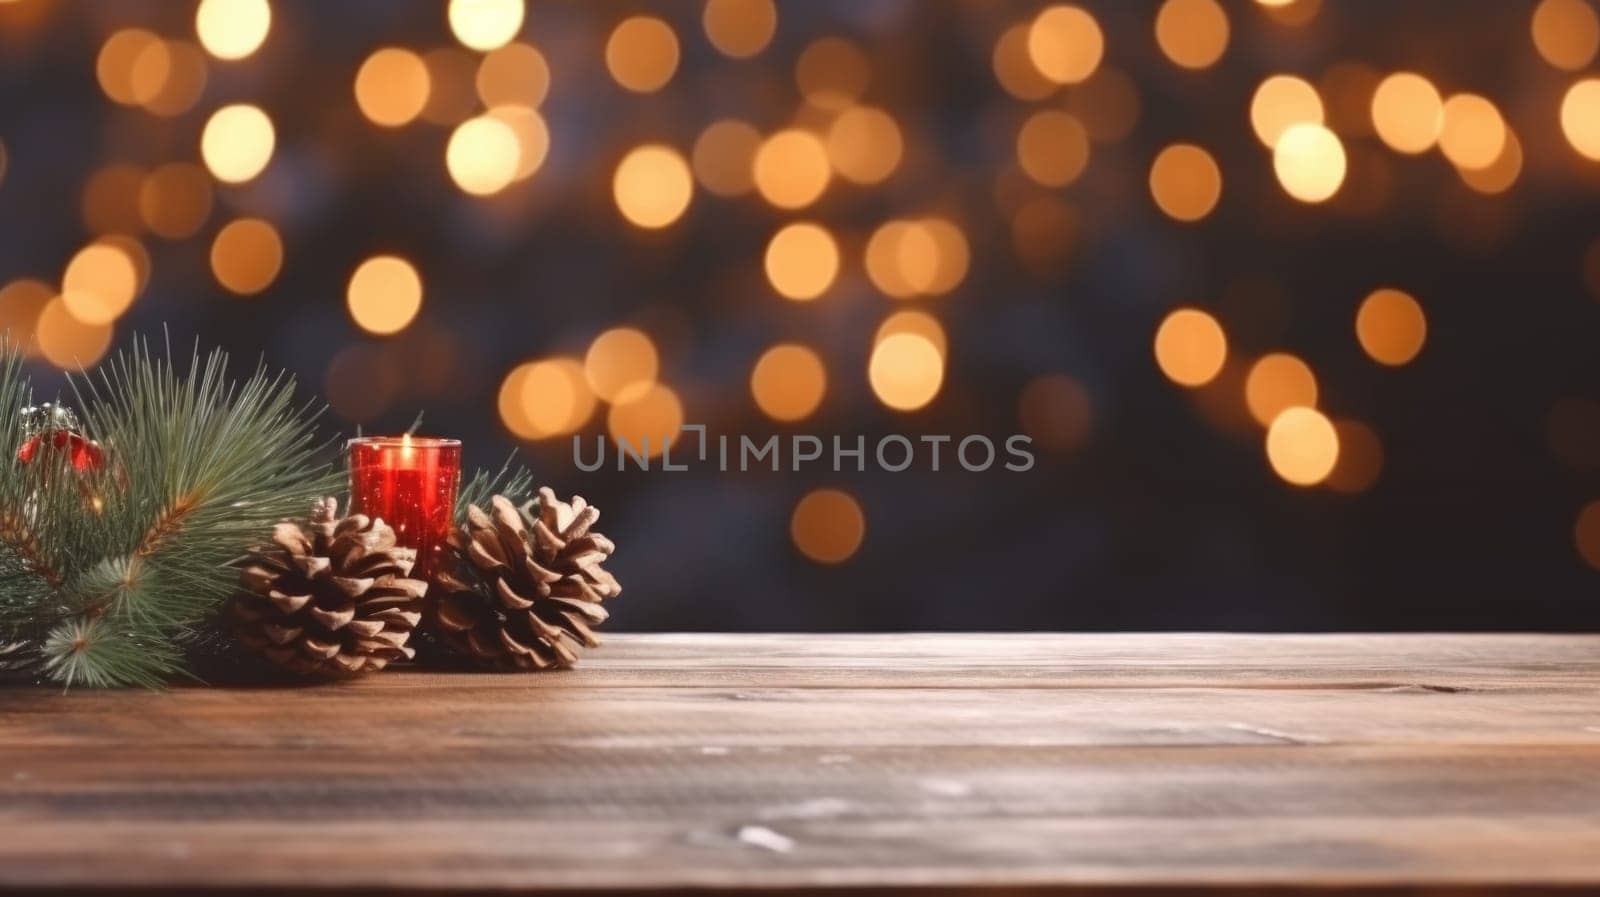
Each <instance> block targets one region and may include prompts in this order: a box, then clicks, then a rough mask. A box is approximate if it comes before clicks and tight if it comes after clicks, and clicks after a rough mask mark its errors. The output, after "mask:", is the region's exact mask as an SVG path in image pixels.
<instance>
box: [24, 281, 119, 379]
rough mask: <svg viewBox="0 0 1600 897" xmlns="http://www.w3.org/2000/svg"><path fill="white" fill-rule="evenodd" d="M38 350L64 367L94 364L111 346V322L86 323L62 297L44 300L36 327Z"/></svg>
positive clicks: (58, 365)
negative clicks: (68, 307)
mask: <svg viewBox="0 0 1600 897" xmlns="http://www.w3.org/2000/svg"><path fill="white" fill-rule="evenodd" d="M34 339H35V341H36V342H37V344H38V346H39V354H40V355H41V356H43V357H44V359H45V360H46V361H48V362H50V363H51V364H53V365H55V366H56V367H58V368H61V369H63V370H69V371H75V370H78V369H79V368H89V367H92V366H94V364H95V363H96V362H98V361H99V360H100V359H101V358H104V357H105V354H106V350H108V349H110V348H111V325H110V324H109V323H104V324H92V323H85V322H84V321H82V320H79V319H78V318H77V317H76V316H74V315H73V314H72V312H71V311H69V310H68V309H67V305H66V302H65V301H64V300H63V297H61V296H57V297H55V298H53V299H51V300H50V301H49V302H47V303H45V306H44V308H43V309H41V310H40V312H39V321H38V324H37V325H36V329H35V330H34Z"/></svg>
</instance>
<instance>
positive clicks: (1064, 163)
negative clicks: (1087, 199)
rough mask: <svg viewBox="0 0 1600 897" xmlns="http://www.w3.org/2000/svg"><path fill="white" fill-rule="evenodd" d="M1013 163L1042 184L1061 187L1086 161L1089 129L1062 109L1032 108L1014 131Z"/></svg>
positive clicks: (1075, 177)
mask: <svg viewBox="0 0 1600 897" xmlns="http://www.w3.org/2000/svg"><path fill="white" fill-rule="evenodd" d="M1017 164H1018V165H1020V166H1021V167H1022V170H1023V171H1024V172H1026V173H1027V175H1028V177H1030V178H1033V179H1034V180H1035V181H1037V182H1038V183H1040V184H1042V185H1044V186H1046V187H1065V186H1067V185H1068V184H1070V183H1072V182H1073V181H1075V180H1077V179H1078V176H1079V175H1081V174H1083V170H1084V169H1085V168H1087V167H1088V165H1089V132H1088V131H1086V130H1084V127H1083V125H1081V124H1079V123H1078V120H1077V119H1076V118H1074V117H1073V116H1071V115H1069V114H1068V113H1066V112H1062V111H1060V110H1056V109H1043V110H1040V111H1039V112H1035V113H1034V114H1033V115H1031V116H1029V117H1028V120H1027V121H1026V122H1023V125H1022V128H1021V130H1019V131H1018V132H1017Z"/></svg>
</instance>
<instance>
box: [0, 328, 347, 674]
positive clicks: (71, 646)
mask: <svg viewBox="0 0 1600 897" xmlns="http://www.w3.org/2000/svg"><path fill="white" fill-rule="evenodd" d="M68 382H69V385H70V387H71V389H72V392H73V396H74V400H75V401H74V404H75V405H76V406H77V408H78V409H79V411H78V413H77V414H73V413H72V412H70V411H68V410H67V409H65V408H63V407H61V406H59V405H55V406H45V405H39V406H34V405H33V403H32V402H31V398H32V397H31V388H30V385H29V382H28V379H27V377H26V376H25V374H24V372H23V370H22V354H21V352H20V351H19V349H18V347H17V346H15V345H11V344H4V345H0V408H22V407H28V408H30V409H32V410H30V411H28V412H26V413H25V414H23V415H20V416H18V415H0V445H10V446H15V447H16V448H15V451H16V453H17V463H13V464H0V646H4V648H3V649H0V650H3V652H4V657H3V660H0V668H5V669H10V670H12V671H17V672H20V673H21V674H23V675H29V676H33V677H37V678H44V679H49V680H53V681H55V682H57V683H59V684H62V685H67V686H72V685H89V686H122V685H144V686H157V685H160V684H162V683H163V682H165V681H166V680H167V679H168V678H169V677H171V676H173V675H174V674H177V673H180V672H182V671H183V668H184V667H183V664H184V654H183V648H184V646H185V644H187V643H188V642H190V641H191V640H193V639H194V638H195V635H196V633H197V632H200V631H202V630H203V629H204V627H203V625H202V624H203V623H204V622H205V621H206V620H207V619H208V618H209V617H211V616H212V615H213V614H214V613H215V611H216V610H217V609H218V608H219V607H220V606H221V605H222V603H223V602H224V601H225V600H226V598H227V597H228V595H229V594H230V593H232V592H233V590H234V587H235V585H234V584H235V580H236V577H237V572H236V571H235V570H233V569H232V568H231V567H230V566H229V563H230V562H231V561H233V560H234V559H236V558H237V557H238V556H239V555H240V553H241V552H243V551H244V550H245V548H246V547H247V546H248V545H249V544H251V542H252V541H255V540H258V539H259V538H260V537H261V534H262V533H265V532H271V531H272V529H273V526H274V525H275V524H277V523H278V522H280V521H282V520H285V519H288V518H291V517H294V516H296V515H298V514H302V513H303V512H304V509H305V508H306V507H308V506H310V504H311V502H312V501H313V500H314V499H315V498H316V497H318V496H322V495H326V494H328V492H329V491H330V490H331V489H332V488H334V486H335V485H336V484H337V482H338V477H337V476H336V475H335V474H334V472H333V470H332V469H330V468H329V467H328V466H327V465H326V464H325V463H323V462H322V460H321V458H322V457H323V455H324V446H322V445H321V444H319V443H318V442H317V441H316V438H315V435H314V429H313V426H314V420H315V414H314V413H312V412H310V411H308V410H307V409H306V408H305V407H303V406H300V405H297V404H296V403H295V400H294V383H293V381H292V380H290V379H289V378H287V377H286V376H283V375H281V374H271V373H269V372H267V371H265V370H262V369H257V370H256V371H255V373H254V374H252V375H251V376H249V377H247V378H244V379H242V380H241V379H236V378H234V377H231V376H229V374H228V370H227V358H226V356H225V355H223V354H222V353H220V352H213V353H211V354H210V355H208V356H206V357H204V358H202V357H200V356H199V355H198V354H196V355H194V356H193V357H192V358H191V360H190V362H189V365H188V367H187V370H180V369H179V368H178V367H177V366H176V365H174V364H173V363H172V362H171V361H170V360H169V359H167V358H165V357H158V356H156V355H154V354H153V353H152V352H151V351H150V349H149V348H148V347H147V345H146V344H145V343H143V342H142V341H135V342H134V345H133V347H132V348H131V349H130V350H128V351H126V352H123V353H121V354H119V355H117V356H115V357H113V358H111V359H109V360H107V361H105V362H103V363H101V364H100V366H99V367H98V368H97V369H96V372H95V374H94V376H93V377H92V378H91V377H89V376H88V375H69V381H68ZM101 445H105V446H107V447H108V448H109V449H110V451H111V453H112V454H113V455H114V461H115V463H106V460H107V459H106V456H105V454H103V453H102V452H101V449H100V446H101ZM85 496H89V497H90V498H91V499H92V504H91V505H90V507H91V508H92V513H86V512H85V500H84V499H85Z"/></svg>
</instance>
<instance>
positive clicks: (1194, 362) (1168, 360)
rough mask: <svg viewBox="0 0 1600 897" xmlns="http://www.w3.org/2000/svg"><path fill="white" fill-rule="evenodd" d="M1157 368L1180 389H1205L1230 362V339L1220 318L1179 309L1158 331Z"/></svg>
mask: <svg viewBox="0 0 1600 897" xmlns="http://www.w3.org/2000/svg"><path fill="white" fill-rule="evenodd" d="M1155 353H1156V365H1157V366H1158V367H1160V368H1161V373H1163V374H1166V375H1167V379H1169V380H1171V381H1172V382H1174V383H1177V384H1178V385H1180V386H1188V387H1196V386H1204V385H1205V384H1207V383H1210V382H1211V381H1212V380H1213V379H1215V378H1216V376H1217V374H1219V373H1221V371H1222V365H1223V363H1224V362H1226V361H1227V360H1228V338H1227V336H1226V335H1225V334H1224V333H1223V331H1222V325H1221V324H1219V323H1217V319H1216V318H1213V317H1212V316H1211V315H1209V314H1207V313H1205V312H1203V311H1201V310H1200V309H1198V308H1180V309H1176V310H1174V311H1173V312H1171V313H1170V314H1168V315H1167V316H1166V317H1165V318H1163V319H1162V321H1161V326H1159V327H1157V328H1156V338H1155Z"/></svg>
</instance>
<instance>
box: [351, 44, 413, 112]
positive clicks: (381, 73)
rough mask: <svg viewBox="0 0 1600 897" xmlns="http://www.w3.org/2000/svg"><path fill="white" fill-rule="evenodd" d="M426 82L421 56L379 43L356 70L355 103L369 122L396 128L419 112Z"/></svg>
mask: <svg viewBox="0 0 1600 897" xmlns="http://www.w3.org/2000/svg"><path fill="white" fill-rule="evenodd" d="M429 82H430V79H429V76H428V66H427V64H426V63H424V62H423V61H422V57H420V56H418V55H417V54H415V53H413V52H411V51H410V50H406V49H403V48H401V47H383V48H382V49H379V50H376V51H374V52H373V53H372V55H371V56H368V57H367V58H366V61H365V62H362V63H361V68H360V69H358V70H357V71H356V83H355V91H356V105H357V106H358V107H360V109H361V114H362V115H365V116H366V117H367V119H368V120H369V121H371V122H372V123H373V124H375V125H381V126H383V127H386V128H398V127H400V126H401V125H404V124H409V123H410V122H412V121H413V120H415V119H416V117H417V116H418V115H421V114H422V109H423V107H424V106H426V105H427V104H428V93H429V87H430V83H429Z"/></svg>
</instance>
